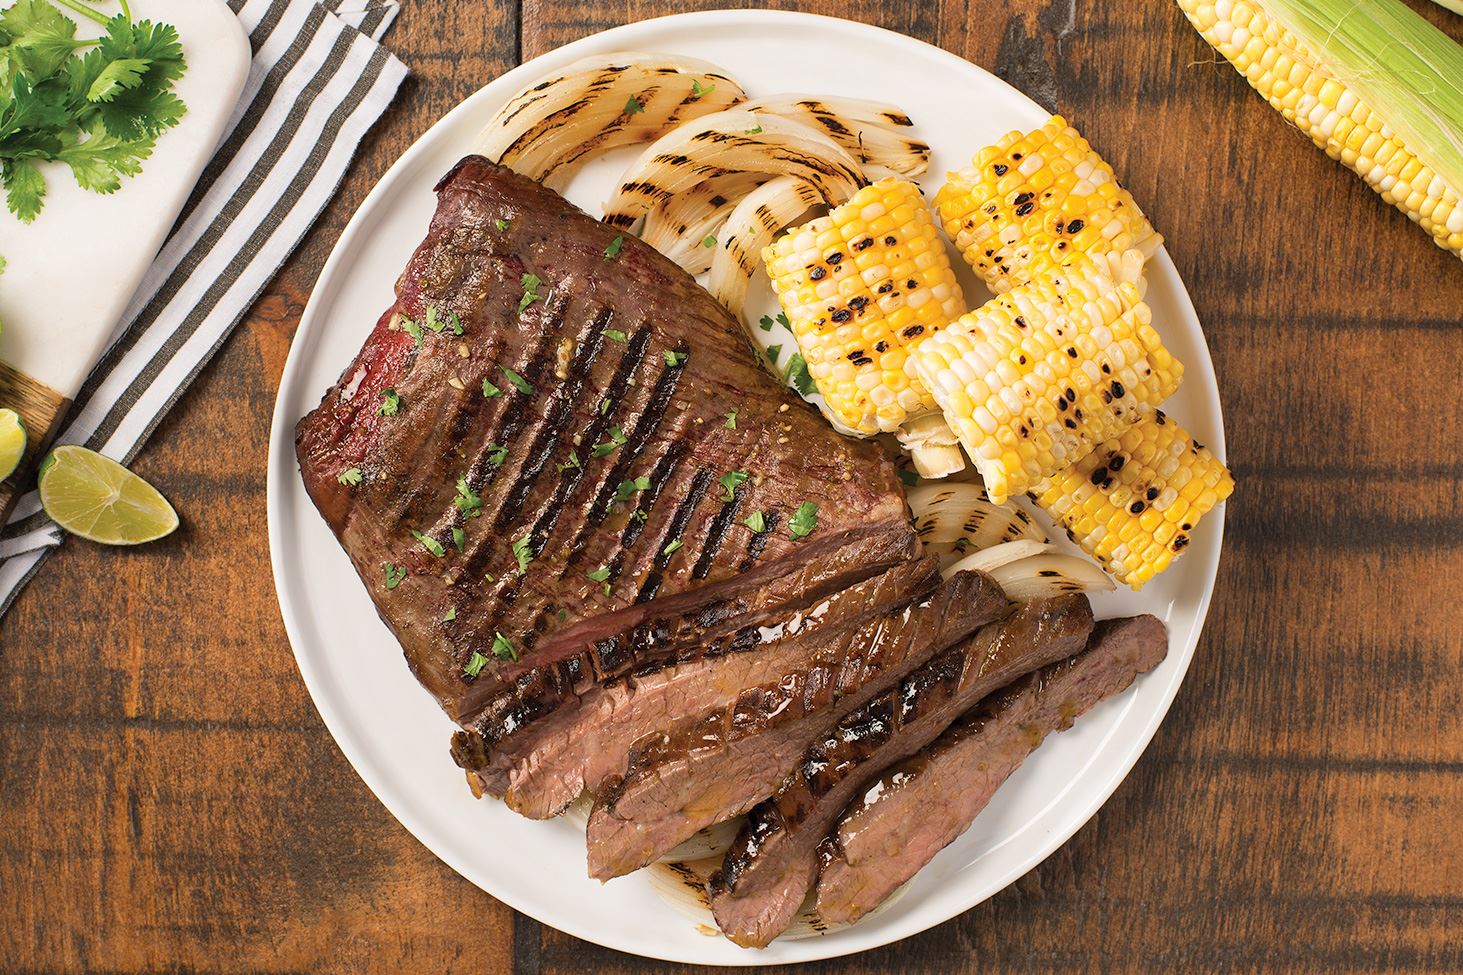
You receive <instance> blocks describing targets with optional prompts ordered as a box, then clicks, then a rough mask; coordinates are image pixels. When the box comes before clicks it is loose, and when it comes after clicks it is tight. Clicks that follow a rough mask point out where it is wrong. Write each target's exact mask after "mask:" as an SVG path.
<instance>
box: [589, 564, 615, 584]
mask: <svg viewBox="0 0 1463 975" xmlns="http://www.w3.org/2000/svg"><path fill="white" fill-rule="evenodd" d="M584 575H585V576H586V577H587V578H588V579H589V580H591V581H592V582H604V581H605V580H606V579H608V578H609V577H610V567H609V566H607V565H602V566H600V567H599V568H598V569H595V570H594V571H593V572H586V573H584Z"/></svg>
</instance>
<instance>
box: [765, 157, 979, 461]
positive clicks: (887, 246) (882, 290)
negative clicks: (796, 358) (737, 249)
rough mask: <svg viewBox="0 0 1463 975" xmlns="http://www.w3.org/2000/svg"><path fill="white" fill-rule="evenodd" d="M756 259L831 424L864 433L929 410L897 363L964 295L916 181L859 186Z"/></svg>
mask: <svg viewBox="0 0 1463 975" xmlns="http://www.w3.org/2000/svg"><path fill="white" fill-rule="evenodd" d="M762 259H763V261H764V262H765V263H766V265H767V276H768V277H769V278H770V279H771V281H772V288H773V290H774V291H775V292H776V293H777V299H778V301H779V302H780V303H781V304H782V308H783V311H784V312H786V313H787V317H788V321H789V322H790V323H791V325H792V332H793V335H794V336H795V337H796V339H797V343H798V348H799V349H800V350H801V352H802V354H803V358H804V359H805V360H806V361H807V364H808V372H809V373H810V374H811V375H812V377H813V379H814V380H815V381H816V382H817V384H818V391H819V392H820V393H822V394H823V400H824V404H825V406H824V413H825V414H826V415H827V416H828V418H829V420H830V421H832V423H833V425H834V426H835V427H837V428H838V429H839V430H841V431H843V432H845V433H852V434H855V435H858V436H871V435H873V434H876V433H880V432H886V433H887V432H889V431H893V430H897V429H898V428H899V427H900V425H901V424H903V423H904V421H905V420H907V419H909V418H910V417H911V416H917V415H919V414H922V413H927V412H933V411H934V410H935V409H936V406H935V401H934V400H933V399H931V398H930V395H929V393H928V392H926V391H925V389H924V387H923V386H921V385H920V383H919V382H918V381H917V380H915V379H914V378H913V376H912V375H910V374H909V373H908V372H907V371H906V370H905V361H906V359H907V358H908V354H909V352H908V350H909V348H910V346H911V345H912V344H914V343H917V342H919V341H920V340H922V339H923V338H924V337H925V336H928V335H929V334H931V333H933V332H935V331H936V330H938V329H940V328H941V327H943V326H944V325H945V324H946V323H947V322H949V321H950V320H951V319H952V318H954V317H955V316H956V315H958V314H960V312H961V311H962V310H963V309H964V307H965V304H964V302H965V299H964V296H963V295H961V293H960V285H959V284H958V283H957V282H956V280H955V270H954V268H952V267H951V266H950V259H949V256H948V255H947V254H946V252H945V245H944V242H943V241H942V240H941V239H940V235H939V231H938V229H937V228H936V227H935V222H934V218H933V217H932V216H931V215H930V211H929V208H928V207H927V206H925V201H924V198H923V197H922V196H921V195H920V191H919V187H917V186H915V185H914V184H913V183H911V182H909V181H908V180H904V179H898V178H895V177H889V178H887V179H881V180H879V181H878V182H877V183H873V184H871V185H869V186H865V187H864V188H862V189H860V190H859V191H858V192H857V193H855V194H853V196H852V197H850V198H849V200H848V202H847V203H845V204H843V205H842V206H839V207H837V208H835V209H834V210H833V211H832V212H830V213H829V214H828V215H827V216H823V217H819V218H817V219H816V220H812V221H809V222H808V223H805V224H803V225H802V226H800V227H796V228H794V229H793V230H791V231H790V232H788V233H787V234H784V235H783V236H782V237H781V238H779V239H778V240H776V241H774V242H773V243H772V244H771V245H769V246H768V247H767V248H766V249H765V250H764V251H763V253H762Z"/></svg>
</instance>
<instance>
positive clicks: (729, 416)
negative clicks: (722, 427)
mask: <svg viewBox="0 0 1463 975" xmlns="http://www.w3.org/2000/svg"><path fill="white" fill-rule="evenodd" d="M740 412H742V410H741V408H740V407H738V408H737V409H735V410H727V411H726V414H725V416H726V428H727V429H728V430H735V429H736V428H737V414H738V413H740Z"/></svg>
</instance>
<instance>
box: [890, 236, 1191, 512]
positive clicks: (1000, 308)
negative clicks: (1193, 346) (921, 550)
mask: <svg viewBox="0 0 1463 975" xmlns="http://www.w3.org/2000/svg"><path fill="white" fill-rule="evenodd" d="M1142 271H1143V255H1142V253H1141V252H1140V251H1137V250H1130V251H1126V252H1125V253H1123V254H1116V253H1109V254H1107V255H1100V256H1098V257H1092V256H1089V255H1087V254H1077V255H1075V256H1073V257H1070V258H1067V259H1066V260H1065V261H1064V262H1063V263H1062V264H1060V265H1059V266H1056V267H1054V268H1052V269H1051V270H1049V271H1043V272H1042V273H1041V274H1039V275H1038V276H1037V277H1036V278H1035V279H1034V280H1032V281H1029V282H1027V283H1026V284H1023V285H1020V286H1018V287H1016V288H1013V289H1012V290H1011V291H1010V292H1008V293H1006V294H1004V295H997V296H996V297H995V298H992V299H991V300H990V301H988V302H986V304H984V305H983V306H981V307H980V308H977V309H976V310H975V311H972V312H970V313H968V314H966V315H964V316H962V317H961V318H959V319H958V320H956V321H954V322H951V323H950V324H949V325H947V326H946V327H945V328H943V329H941V330H940V331H938V332H936V333H934V334H933V335H931V336H929V337H928V338H926V339H925V340H924V341H923V342H921V343H919V344H918V345H917V346H916V347H915V348H914V350H913V352H912V354H911V356H910V364H911V368H912V371H913V373H914V375H915V376H916V377H917V378H918V379H919V381H920V383H921V384H922V386H923V387H924V388H925V389H927V390H928V391H929V392H930V394H931V395H932V396H933V397H934V399H935V400H936V401H937V402H938V403H939V405H940V409H941V410H942V411H943V412H944V415H945V420H946V421H947V422H948V424H949V426H950V428H951V429H952V430H954V431H955V433H956V434H957V435H959V437H960V442H961V444H962V445H963V446H964V447H965V451H966V453H967V454H969V456H970V458H971V460H972V461H974V463H975V466H976V468H977V469H978V470H979V471H980V475H981V478H982V480H984V482H985V489H986V493H987V495H989V497H990V499H991V501H993V502H995V503H996V504H1001V503H1003V502H1004V501H1005V500H1006V499H1007V498H1008V497H1011V496H1013V495H1016V494H1021V493H1024V492H1026V491H1029V490H1031V489H1032V488H1033V487H1035V486H1036V485H1037V484H1039V483H1040V482H1041V481H1042V480H1043V479H1044V478H1047V477H1051V476H1052V475H1054V474H1056V473H1057V472H1059V471H1061V470H1063V469H1064V468H1066V467H1068V466H1070V465H1072V464H1074V463H1076V462H1077V461H1078V460H1080V459H1081V458H1082V457H1084V456H1085V455H1086V454H1087V453H1088V452H1090V451H1091V450H1092V449H1093V448H1095V447H1096V446H1097V445H1098V444H1100V443H1103V442H1105V441H1107V440H1110V439H1112V438H1113V437H1116V436H1118V435H1120V434H1121V433H1122V432H1123V431H1124V430H1126V429H1127V428H1128V427H1129V426H1132V425H1133V424H1134V423H1136V422H1138V420H1139V419H1141V418H1142V416H1143V412H1144V410H1145V409H1151V408H1156V407H1157V406H1158V404H1160V403H1162V402H1163V401H1164V400H1165V399H1167V398H1168V397H1169V396H1170V395H1171V394H1172V393H1173V392H1174V390H1175V389H1177V388H1178V384H1179V380H1180V379H1181V378H1182V376H1183V366H1182V365H1181V364H1180V363H1179V362H1178V360H1176V359H1175V358H1174V357H1173V356H1172V355H1170V354H1169V352H1168V350H1167V349H1165V348H1164V347H1163V343H1162V342H1161V341H1160V339H1159V337H1158V333H1157V332H1155V331H1154V330H1153V326H1152V315H1151V313H1150V311H1149V309H1148V306H1147V305H1146V304H1144V302H1143V298H1142V285H1143V277H1142Z"/></svg>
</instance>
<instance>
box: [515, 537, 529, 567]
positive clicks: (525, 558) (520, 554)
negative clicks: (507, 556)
mask: <svg viewBox="0 0 1463 975" xmlns="http://www.w3.org/2000/svg"><path fill="white" fill-rule="evenodd" d="M513 557H514V558H515V559H517V560H518V574H519V575H523V574H524V573H526V572H527V571H528V563H530V562H532V561H533V543H532V542H530V541H529V539H528V536H527V535H524V536H523V537H522V538H520V539H519V540H518V541H516V542H514V543H513Z"/></svg>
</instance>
